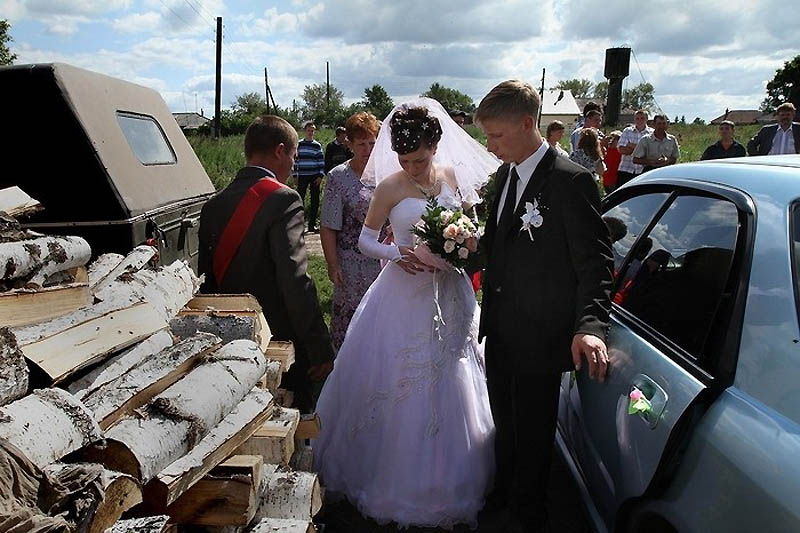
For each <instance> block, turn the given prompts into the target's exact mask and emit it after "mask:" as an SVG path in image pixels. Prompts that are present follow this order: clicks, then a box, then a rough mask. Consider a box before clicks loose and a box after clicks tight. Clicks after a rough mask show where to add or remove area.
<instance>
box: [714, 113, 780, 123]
mask: <svg viewBox="0 0 800 533" xmlns="http://www.w3.org/2000/svg"><path fill="white" fill-rule="evenodd" d="M723 120H730V121H731V122H733V123H734V124H736V125H737V126H740V125H744V124H769V123H770V122H775V120H776V119H775V113H762V112H761V111H758V110H757V109H733V110H730V111H728V112H727V113H723V114H722V115H720V116H718V117H717V118H715V119H714V120H712V121H711V124H719V123H720V122H722V121H723Z"/></svg>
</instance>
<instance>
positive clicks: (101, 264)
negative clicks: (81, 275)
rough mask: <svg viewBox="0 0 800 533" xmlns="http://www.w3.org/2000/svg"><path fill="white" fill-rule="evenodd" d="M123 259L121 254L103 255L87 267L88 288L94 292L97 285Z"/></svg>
mask: <svg viewBox="0 0 800 533" xmlns="http://www.w3.org/2000/svg"><path fill="white" fill-rule="evenodd" d="M123 259H125V256H124V255H121V254H103V255H101V256H100V257H98V258H97V259H95V260H94V261H92V263H91V264H90V265H89V287H90V288H91V289H92V291H94V289H95V287H97V284H98V283H99V282H101V281H102V280H103V279H105V277H106V276H108V274H109V273H110V272H111V271H112V270H114V269H115V268H117V266H118V265H119V264H120V263H122V260H123Z"/></svg>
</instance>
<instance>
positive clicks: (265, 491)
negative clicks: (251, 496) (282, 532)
mask: <svg viewBox="0 0 800 533" xmlns="http://www.w3.org/2000/svg"><path fill="white" fill-rule="evenodd" d="M258 498H259V504H258V509H256V514H255V516H254V518H253V520H261V519H263V518H289V519H292V520H309V521H310V520H311V519H312V518H313V517H314V515H316V514H317V513H318V512H319V510H320V509H321V508H322V488H321V486H320V483H319V478H318V477H317V475H316V474H312V473H310V472H295V471H293V470H291V469H288V468H286V467H282V466H276V465H264V467H263V469H262V474H261V483H260V484H259V489H258Z"/></svg>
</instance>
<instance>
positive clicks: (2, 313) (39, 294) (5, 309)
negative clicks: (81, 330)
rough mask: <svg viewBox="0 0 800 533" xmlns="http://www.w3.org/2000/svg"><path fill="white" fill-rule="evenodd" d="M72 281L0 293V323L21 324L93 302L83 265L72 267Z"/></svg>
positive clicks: (68, 311)
mask: <svg viewBox="0 0 800 533" xmlns="http://www.w3.org/2000/svg"><path fill="white" fill-rule="evenodd" d="M72 272H74V274H73V275H72V277H73V279H74V281H72V282H70V283H65V284H61V285H54V286H51V287H44V288H39V289H35V290H34V289H26V288H23V289H14V290H10V291H6V292H2V293H0V324H5V325H7V326H12V327H13V326H22V325H25V324H33V323H37V322H43V321H45V320H50V319H51V318H54V317H58V316H61V315H65V314H67V313H71V312H73V311H75V310H77V309H81V308H84V307H89V306H91V305H92V301H93V298H92V292H91V290H89V284H88V278H87V275H86V269H85V268H84V267H79V268H77V269H74V270H72Z"/></svg>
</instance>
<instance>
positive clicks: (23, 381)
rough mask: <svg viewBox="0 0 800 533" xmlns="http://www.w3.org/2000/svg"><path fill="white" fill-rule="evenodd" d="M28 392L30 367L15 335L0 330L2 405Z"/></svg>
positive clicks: (8, 330)
mask: <svg viewBox="0 0 800 533" xmlns="http://www.w3.org/2000/svg"><path fill="white" fill-rule="evenodd" d="M27 392H28V365H27V364H26V363H25V357H24V356H23V354H22V351H21V350H20V349H19V345H18V344H17V339H16V337H15V336H14V333H12V332H11V330H10V329H8V328H0V405H4V404H7V403H8V402H10V401H13V400H16V399H17V398H21V397H23V396H25V393H27Z"/></svg>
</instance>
